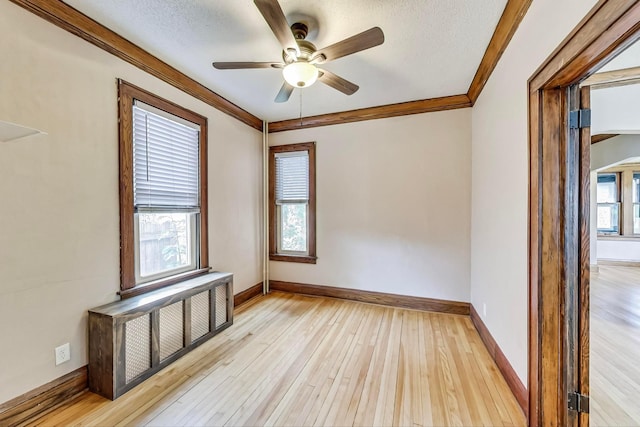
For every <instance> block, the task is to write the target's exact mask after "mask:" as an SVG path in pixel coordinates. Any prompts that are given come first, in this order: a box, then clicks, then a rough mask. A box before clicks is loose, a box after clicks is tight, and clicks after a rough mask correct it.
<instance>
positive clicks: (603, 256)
mask: <svg viewBox="0 0 640 427" xmlns="http://www.w3.org/2000/svg"><path fill="white" fill-rule="evenodd" d="M598 260H613V261H633V262H638V261H640V241H638V240H628V241H625V240H607V239H606V238H600V239H598Z"/></svg>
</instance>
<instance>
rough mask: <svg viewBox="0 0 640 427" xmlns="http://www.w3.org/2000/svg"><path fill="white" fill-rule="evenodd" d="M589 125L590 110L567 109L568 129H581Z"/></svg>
mask: <svg viewBox="0 0 640 427" xmlns="http://www.w3.org/2000/svg"><path fill="white" fill-rule="evenodd" d="M590 126H591V110H589V109H582V110H573V111H569V129H583V128H588V127H590Z"/></svg>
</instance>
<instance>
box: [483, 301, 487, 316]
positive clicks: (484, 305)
mask: <svg viewBox="0 0 640 427" xmlns="http://www.w3.org/2000/svg"><path fill="white" fill-rule="evenodd" d="M482 317H487V304H486V303H482Z"/></svg>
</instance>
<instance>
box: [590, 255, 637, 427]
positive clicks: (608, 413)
mask: <svg viewBox="0 0 640 427" xmlns="http://www.w3.org/2000/svg"><path fill="white" fill-rule="evenodd" d="M590 292H591V294H590V296H591V304H590V308H591V312H590V321H589V322H590V327H591V330H590V375H589V376H590V387H589V388H590V399H589V400H590V402H589V403H590V412H591V413H590V423H591V425H592V426H594V427H600V426H612V425H616V426H634V425H635V426H640V404H638V397H637V396H638V395H640V363H638V361H639V360H640V268H637V267H620V266H605V265H601V266H599V269H598V273H596V274H592V275H591V283H590Z"/></svg>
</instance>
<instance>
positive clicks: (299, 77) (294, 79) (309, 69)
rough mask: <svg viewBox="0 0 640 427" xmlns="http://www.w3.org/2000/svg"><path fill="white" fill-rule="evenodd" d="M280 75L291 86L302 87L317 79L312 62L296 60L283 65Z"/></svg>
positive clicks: (316, 70)
mask: <svg viewBox="0 0 640 427" xmlns="http://www.w3.org/2000/svg"><path fill="white" fill-rule="evenodd" d="M282 75H283V77H284V79H285V80H286V82H287V83H289V84H290V85H291V86H293V87H299V88H302V87H307V86H311V85H312V84H314V83H315V82H316V80H318V69H317V68H316V66H315V65H313V64H310V63H308V62H305V61H298V62H292V63H291V64H289V65H287V66H286V67H284V69H283V70H282Z"/></svg>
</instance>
